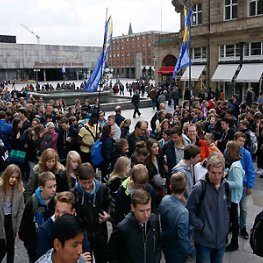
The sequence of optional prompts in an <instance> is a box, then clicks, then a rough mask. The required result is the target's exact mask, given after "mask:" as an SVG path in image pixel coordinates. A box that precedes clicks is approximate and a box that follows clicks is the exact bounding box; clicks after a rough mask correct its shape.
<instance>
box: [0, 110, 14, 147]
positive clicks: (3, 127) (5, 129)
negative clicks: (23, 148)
mask: <svg viewBox="0 0 263 263" xmlns="http://www.w3.org/2000/svg"><path fill="white" fill-rule="evenodd" d="M11 133H12V124H10V123H8V122H7V121H6V113H5V112H4V111H2V110H1V111H0V139H1V140H2V141H3V143H4V145H5V147H6V148H7V149H10V137H11Z"/></svg>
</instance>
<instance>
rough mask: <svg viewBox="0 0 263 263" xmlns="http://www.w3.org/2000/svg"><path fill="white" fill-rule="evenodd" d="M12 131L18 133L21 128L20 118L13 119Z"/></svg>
mask: <svg viewBox="0 0 263 263" xmlns="http://www.w3.org/2000/svg"><path fill="white" fill-rule="evenodd" d="M12 126H13V131H15V132H16V133H18V132H19V130H20V129H21V128H22V127H23V122H22V120H21V119H20V118H17V117H15V118H14V119H13V122H12Z"/></svg>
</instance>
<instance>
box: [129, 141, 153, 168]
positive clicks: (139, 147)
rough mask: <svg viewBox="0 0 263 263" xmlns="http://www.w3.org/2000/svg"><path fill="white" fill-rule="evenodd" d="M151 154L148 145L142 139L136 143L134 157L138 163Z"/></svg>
mask: <svg viewBox="0 0 263 263" xmlns="http://www.w3.org/2000/svg"><path fill="white" fill-rule="evenodd" d="M148 155H149V151H148V149H147V147H146V143H145V142H144V141H140V142H137V143H136V147H135V152H134V155H133V156H134V157H135V159H136V161H137V162H138V163H144V162H145V160H146V158H147V157H148Z"/></svg>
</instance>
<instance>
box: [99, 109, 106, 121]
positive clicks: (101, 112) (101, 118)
mask: <svg viewBox="0 0 263 263" xmlns="http://www.w3.org/2000/svg"><path fill="white" fill-rule="evenodd" d="M104 119H105V112H104V111H100V112H99V121H103V120H104Z"/></svg>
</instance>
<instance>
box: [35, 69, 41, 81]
mask: <svg viewBox="0 0 263 263" xmlns="http://www.w3.org/2000/svg"><path fill="white" fill-rule="evenodd" d="M33 71H34V72H35V81H36V82H38V72H40V69H39V68H34V69H33Z"/></svg>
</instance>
